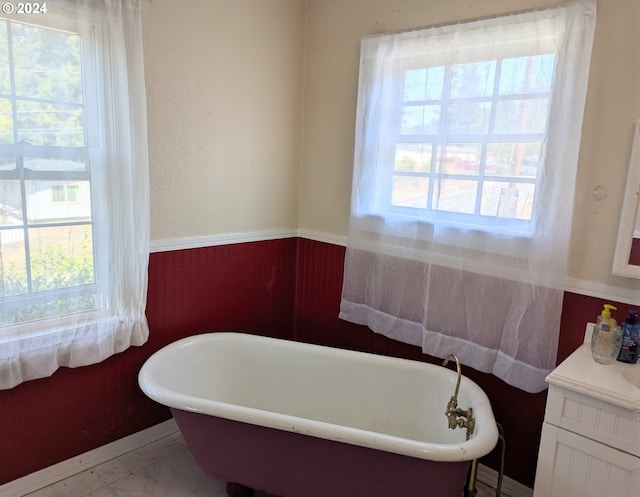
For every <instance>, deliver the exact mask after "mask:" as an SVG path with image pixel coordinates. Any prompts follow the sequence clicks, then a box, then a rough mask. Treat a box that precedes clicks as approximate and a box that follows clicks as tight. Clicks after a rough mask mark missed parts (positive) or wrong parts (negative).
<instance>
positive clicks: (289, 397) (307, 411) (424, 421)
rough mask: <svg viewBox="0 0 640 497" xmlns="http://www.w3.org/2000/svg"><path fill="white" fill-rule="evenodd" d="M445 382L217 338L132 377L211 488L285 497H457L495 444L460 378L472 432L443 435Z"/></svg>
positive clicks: (406, 365)
mask: <svg viewBox="0 0 640 497" xmlns="http://www.w3.org/2000/svg"><path fill="white" fill-rule="evenodd" d="M456 380H457V375H456V372H455V371H453V370H449V369H446V368H444V367H441V366H435V365H431V364H425V363H421V362H417V361H410V360H404V359H398V358H392V357H386V356H379V355H374V354H367V353H362V352H354V351H349V350H342V349H337V348H332V347H324V346H318V345H311V344H306V343H300V342H294V341H289V340H281V339H275V338H267V337H262V336H256V335H249V334H244V333H230V332H217V333H207V334H202V335H195V336H192V337H189V338H185V339H182V340H178V341H176V342H174V343H172V344H170V345H168V346H166V347H165V348H163V349H161V350H159V351H158V352H156V353H155V354H154V355H153V356H151V357H150V358H149V359H148V361H147V362H146V363H145V364H144V366H143V367H142V369H141V371H140V375H139V383H140V386H141V388H142V390H143V391H144V392H145V393H146V394H147V395H148V396H149V397H151V398H152V399H154V400H155V401H157V402H160V403H162V404H164V405H166V406H169V407H170V408H171V411H172V414H173V416H174V418H175V419H176V422H177V423H178V426H179V427H180V430H181V431H182V433H183V435H184V438H185V440H186V442H187V445H188V447H189V450H190V451H191V452H192V454H193V456H194V458H195V459H196V461H197V462H198V464H199V465H200V466H201V467H202V468H203V469H204V470H205V471H206V472H207V473H208V474H209V475H211V476H212V477H214V478H217V479H220V480H223V481H228V482H238V483H240V484H242V485H246V486H248V487H251V488H256V489H261V490H264V491H267V492H269V493H272V494H276V495H280V496H286V497H328V496H330V497H400V496H402V497H412V496H415V497H430V496H433V497H435V496H438V497H446V496H451V497H460V495H461V493H462V490H463V487H464V482H465V478H466V474H467V471H468V468H469V465H470V462H471V461H472V460H473V459H477V458H480V457H481V456H483V455H485V454H487V453H489V452H490V451H491V450H492V449H493V447H494V446H495V444H496V442H497V439H498V432H497V428H496V423H495V420H494V417H493V412H492V410H491V405H490V403H489V400H488V399H487V396H486V395H485V393H484V392H483V391H482V390H481V389H480V388H479V387H478V386H477V385H476V384H475V383H473V382H472V381H471V380H469V379H468V378H465V377H464V376H463V377H462V381H461V383H460V389H459V394H458V399H457V400H458V405H459V406H460V407H462V408H464V409H467V408H468V407H472V409H473V415H474V417H475V428H474V431H473V434H472V435H471V436H470V438H469V440H465V435H466V433H465V430H464V429H453V430H452V429H449V428H448V424H447V416H446V415H445V411H446V410H447V403H448V401H449V400H450V398H451V396H452V394H453V392H454V390H455V387H456Z"/></svg>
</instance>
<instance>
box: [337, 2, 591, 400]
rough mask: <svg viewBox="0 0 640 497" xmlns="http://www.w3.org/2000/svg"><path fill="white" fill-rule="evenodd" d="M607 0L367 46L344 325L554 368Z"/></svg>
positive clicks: (521, 378)
mask: <svg viewBox="0 0 640 497" xmlns="http://www.w3.org/2000/svg"><path fill="white" fill-rule="evenodd" d="M595 22H596V2H595V1H592V0H586V1H578V2H569V3H564V4H561V5H558V6H555V7H550V8H545V9H541V10H536V11H530V12H524V13H514V14H508V15H504V16H500V17H495V18H490V19H481V20H475V21H470V22H461V23H458V24H452V25H444V26H436V27H431V28H426V29H416V30H412V31H406V32H401V33H394V34H384V35H377V36H371V37H365V38H364V39H363V40H362V43H361V56H360V78H359V88H358V105H357V115H356V143H355V152H354V173H353V190H352V203H351V217H350V223H349V233H348V238H347V251H346V259H345V269H344V280H343V291H342V300H341V305H340V318H342V319H345V320H348V321H351V322H354V323H358V324H363V325H366V326H368V327H369V328H371V329H372V330H373V331H375V332H377V333H381V334H384V335H386V336H388V337H390V338H393V339H396V340H399V341H402V342H405V343H409V344H413V345H416V346H419V347H421V348H422V350H423V351H424V352H425V353H427V354H430V355H433V356H436V357H445V356H446V355H447V354H449V353H455V354H456V355H458V357H459V358H460V360H461V361H462V362H463V363H465V364H466V365H469V366H470V367H473V368H475V369H477V370H479V371H483V372H488V373H493V374H494V375H496V376H498V377H499V378H501V379H503V380H504V381H505V382H507V383H509V384H511V385H514V386H516V387H518V388H520V389H523V390H526V391H528V392H538V391H541V390H543V389H544V388H546V384H545V381H544V379H545V377H546V375H547V374H548V373H549V372H550V371H551V370H552V369H553V368H554V367H555V362H556V353H557V345H558V335H559V326H560V315H561V311H562V299H563V292H564V286H565V277H566V266H567V258H568V249H569V236H570V233H571V219H572V208H573V198H574V185H575V178H576V170H577V163H578V153H579V147H580V137H581V123H582V118H583V111H584V103H585V98H586V91H587V80H588V75H589V65H590V58H591V47H592V44H593V36H594V30H595Z"/></svg>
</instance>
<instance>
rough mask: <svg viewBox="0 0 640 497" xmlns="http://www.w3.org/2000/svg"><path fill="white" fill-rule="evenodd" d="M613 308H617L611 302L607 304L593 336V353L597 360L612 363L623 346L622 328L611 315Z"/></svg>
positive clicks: (597, 321) (602, 362) (601, 362)
mask: <svg viewBox="0 0 640 497" xmlns="http://www.w3.org/2000/svg"><path fill="white" fill-rule="evenodd" d="M611 310H614V311H615V310H617V308H616V307H614V306H612V305H611V304H605V305H604V308H603V309H602V312H601V313H600V315H599V316H598V319H597V320H596V327H595V328H594V329H593V336H592V337H591V353H592V354H593V358H594V359H595V361H596V362H598V363H600V364H612V363H613V362H614V361H615V360H616V359H617V357H618V353H619V352H620V347H621V346H622V330H620V328H618V326H617V322H616V320H615V319H614V318H613V317H611Z"/></svg>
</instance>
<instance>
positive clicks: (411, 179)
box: [391, 176, 429, 209]
mask: <svg viewBox="0 0 640 497" xmlns="http://www.w3.org/2000/svg"><path fill="white" fill-rule="evenodd" d="M428 192H429V178H426V177H424V176H394V177H393V191H392V192H391V205H395V206H398V207H417V208H421V209H426V207H427V205H428V202H427V195H428Z"/></svg>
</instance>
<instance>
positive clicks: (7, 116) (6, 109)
mask: <svg viewBox="0 0 640 497" xmlns="http://www.w3.org/2000/svg"><path fill="white" fill-rule="evenodd" d="M14 141H15V140H14V139H13V114H12V113H11V101H10V100H9V99H8V98H0V143H14Z"/></svg>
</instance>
